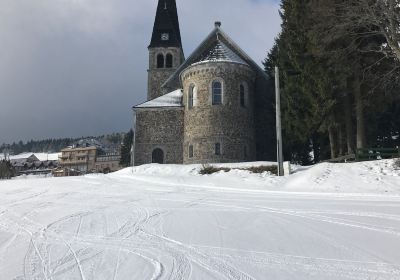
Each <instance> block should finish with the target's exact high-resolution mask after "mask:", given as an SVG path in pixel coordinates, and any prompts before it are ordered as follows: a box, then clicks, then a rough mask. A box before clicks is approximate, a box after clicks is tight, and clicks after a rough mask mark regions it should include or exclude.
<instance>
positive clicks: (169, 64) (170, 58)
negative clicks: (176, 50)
mask: <svg viewBox="0 0 400 280" xmlns="http://www.w3.org/2000/svg"><path fill="white" fill-rule="evenodd" d="M172 66H173V56H172V54H170V53H169V54H167V57H166V62H165V67H166V68H172Z"/></svg>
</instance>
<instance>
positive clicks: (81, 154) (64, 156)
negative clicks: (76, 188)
mask: <svg viewBox="0 0 400 280" xmlns="http://www.w3.org/2000/svg"><path fill="white" fill-rule="evenodd" d="M96 157H97V147H95V146H91V147H85V148H66V149H63V150H61V156H60V158H59V163H60V167H61V169H64V170H65V173H64V176H68V174H69V171H72V172H78V173H83V174H85V173H89V171H91V170H95V169H96V168H95V167H96Z"/></svg>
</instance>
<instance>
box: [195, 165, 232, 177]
mask: <svg viewBox="0 0 400 280" xmlns="http://www.w3.org/2000/svg"><path fill="white" fill-rule="evenodd" d="M220 171H225V172H229V171H231V169H230V168H222V167H218V168H217V167H214V166H212V165H208V164H204V165H203V166H202V168H201V170H200V174H201V175H211V174H214V173H217V172H220Z"/></svg>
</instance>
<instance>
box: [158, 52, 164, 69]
mask: <svg viewBox="0 0 400 280" xmlns="http://www.w3.org/2000/svg"><path fill="white" fill-rule="evenodd" d="M157 68H164V55H162V54H159V55H157Z"/></svg>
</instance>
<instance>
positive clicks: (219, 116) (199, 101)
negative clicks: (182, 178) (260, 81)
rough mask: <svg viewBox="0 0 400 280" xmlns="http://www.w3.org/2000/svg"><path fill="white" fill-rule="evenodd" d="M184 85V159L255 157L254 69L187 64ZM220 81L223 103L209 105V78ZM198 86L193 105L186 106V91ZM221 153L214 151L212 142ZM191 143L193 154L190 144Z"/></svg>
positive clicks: (233, 159)
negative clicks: (242, 88)
mask: <svg viewBox="0 0 400 280" xmlns="http://www.w3.org/2000/svg"><path fill="white" fill-rule="evenodd" d="M181 77H182V81H183V88H184V104H185V132H184V144H183V146H184V149H183V162H184V163H186V164H190V163H216V162H241V161H252V160H255V158H256V150H255V137H254V91H255V73H254V72H253V71H252V70H251V69H250V68H249V67H248V66H246V65H241V64H236V63H227V62H218V63H217V62H210V63H202V64H198V65H194V66H191V67H189V68H187V69H186V70H185V71H184V72H183V73H182V75H181ZM215 79H219V80H221V81H222V83H223V104H222V105H212V94H211V87H212V82H213V81H214V80H215ZM241 83H244V84H245V85H246V89H247V90H246V95H247V98H246V106H245V108H243V107H241V105H240V90H239V89H240V84H241ZM192 84H193V85H195V86H196V88H197V94H196V95H197V97H196V98H195V106H194V107H193V108H192V109H189V108H188V106H187V104H188V92H189V87H190V86H191V85H192ZM216 143H220V144H221V155H215V144H216ZM191 145H193V148H194V149H193V152H194V154H193V157H192V158H190V157H189V146H191Z"/></svg>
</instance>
